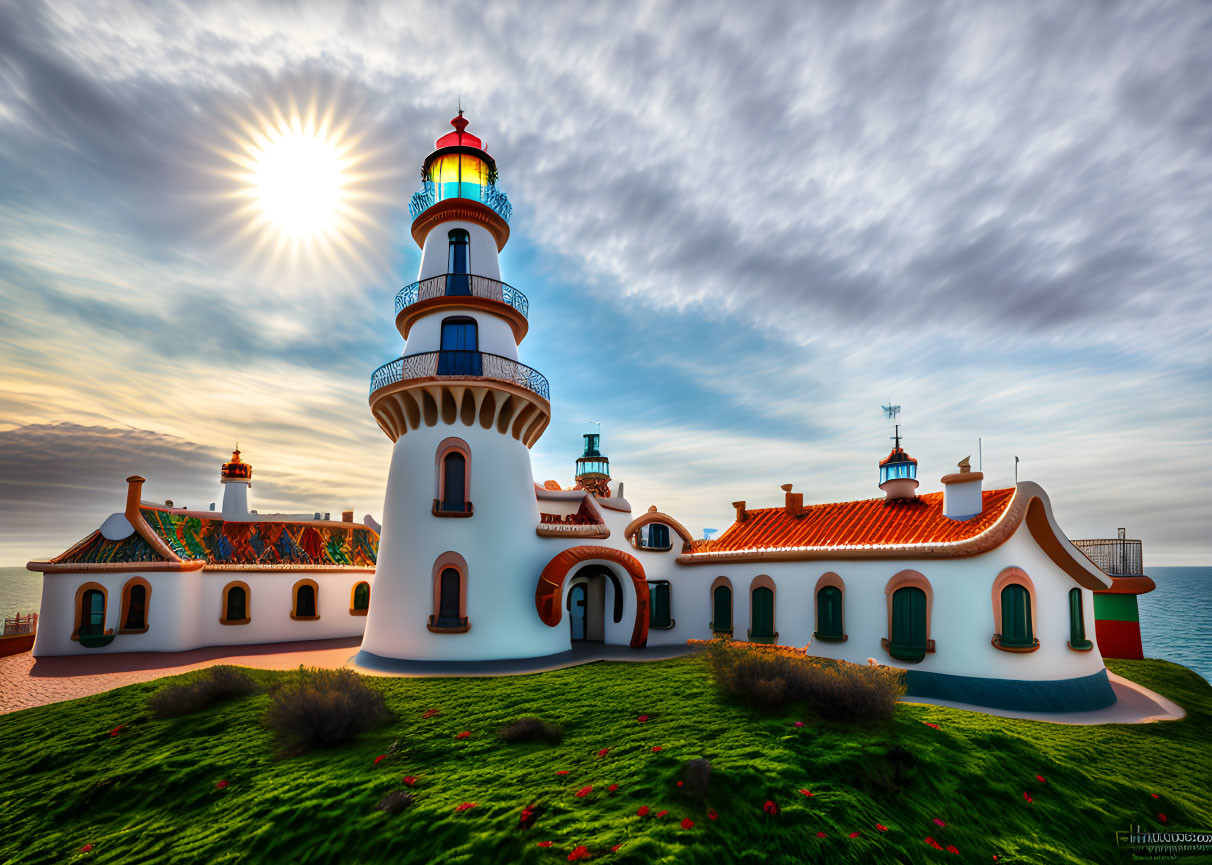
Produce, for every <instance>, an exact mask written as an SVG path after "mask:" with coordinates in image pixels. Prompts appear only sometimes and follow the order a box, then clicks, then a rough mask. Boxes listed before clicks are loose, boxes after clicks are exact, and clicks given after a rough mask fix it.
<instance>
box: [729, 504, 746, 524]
mask: <svg viewBox="0 0 1212 865" xmlns="http://www.w3.org/2000/svg"><path fill="white" fill-rule="evenodd" d="M732 506H733V507H734V508H736V521H737V522H738V523H743V522H745V520H747V519H749V512H748V511H747V510H745V503H744V502H733V503H732Z"/></svg>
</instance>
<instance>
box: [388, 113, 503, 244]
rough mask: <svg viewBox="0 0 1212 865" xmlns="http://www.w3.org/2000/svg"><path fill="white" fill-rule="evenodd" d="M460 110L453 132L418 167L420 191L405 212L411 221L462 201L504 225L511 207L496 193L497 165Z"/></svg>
mask: <svg viewBox="0 0 1212 865" xmlns="http://www.w3.org/2000/svg"><path fill="white" fill-rule="evenodd" d="M467 124H468V121H467V119H466V118H465V117H464V116H463V111H462V109H460V110H459V115H458V117H455V118H454V119H453V120H451V121H450V125H451V126H453V127H454V132H448V133H446V134H445V135H443V136H442V137H441V138H439V139H438V140H437V141H436V142H434V146H435V148H436V149H435V150H434V151H433V153H431V154H429V156H427V157H425V162H424V163H423V164H422V166H421V191H420V192H418V193H416V194H415V195H413V197H412V201H411V202H410V203H409V206H408V209H409V212H410V213H411V214H412V216H413V218H414V219H415V218H416V217H418V216H420V215H421V214H422V213H424V212H425V211H426V210H428V209H429V208H430V207H433V206H434V205H435V204H437V203H438V202H440V201H447V200H449V199H452V198H462V199H466V200H468V201H478V202H480V203H481V204H484V205H487V206H488V207H490V208H492V210H493V211H495V212H496V213H497V215H499V216H500V217H501V218H502V219H504V220H505V221H506V222H508V221H509V217H510V214H511V213H512V210H513V208H512V206H511V205H510V203H509V198H508V197H507V196H506V195H505V193H503V192H501V191H500V190H499V189H497V185H496V184H497V163H496V160H495V159H493V158H492V157H491V156H489V155H488V151H486V150H485V149H484V142H483V141H481V140H480V138H479V137H478V136H475V135H472V134H471V133H470V132H468V131H467Z"/></svg>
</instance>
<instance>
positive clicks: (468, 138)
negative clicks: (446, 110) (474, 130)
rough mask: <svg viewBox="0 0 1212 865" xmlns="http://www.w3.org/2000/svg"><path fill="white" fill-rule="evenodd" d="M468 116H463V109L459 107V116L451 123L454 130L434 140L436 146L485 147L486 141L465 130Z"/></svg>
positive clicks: (478, 148)
mask: <svg viewBox="0 0 1212 865" xmlns="http://www.w3.org/2000/svg"><path fill="white" fill-rule="evenodd" d="M467 122H468V121H467V118H466V117H464V116H463V109H462V108H460V109H459V116H458V117H456V118H454V119H453V120H451V121H450V125H451V126H453V127H454V128H455V131H454V132H447V133H446V134H445V135H443V136H442V137H441V138H439V139H438V140H437V141H435V142H434V146H435V147H438V148H442V147H458V146H463V147H474V148H476V149H477V150H483V149H484V142H483V141H481V140H480V139H479V138H477V137H476V136H474V135H472V134H471V133H470V132H464V131H463V130H465V129H466V128H467Z"/></svg>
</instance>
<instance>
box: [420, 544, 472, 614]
mask: <svg viewBox="0 0 1212 865" xmlns="http://www.w3.org/2000/svg"><path fill="white" fill-rule="evenodd" d="M447 568H453V569H454V570H455V572H456V573H457V574H458V575H459V619H460V620H462V621H463V622H464V624H462V625H460V626H459V627H456V628H444V627H439V626H438V625H436V624H435V622H437V620H438V613H439V611H440V610H441V608H442V572H443V571H444V570H446V569H447ZM468 576H469V571H468V568H467V560H466V559H465V558H463V557H462V556H461V555H459V554H458V553H456V552H454V551H453V550H450V551H447V552H445V553H442V555H440V556H438V557H437V558H436V559H434V562H433V576H432V579H433V610H432V611H431V614H430V616H429V621H428V624H427V626H426V627H428V628H429V630H430V631H433V632H434V633H435V634H462V633H465V632H466V631H468V630H469V629H470V628H471V620H470V619H469V618H468V616H467V580H468Z"/></svg>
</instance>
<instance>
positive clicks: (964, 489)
mask: <svg viewBox="0 0 1212 865" xmlns="http://www.w3.org/2000/svg"><path fill="white" fill-rule="evenodd" d="M971 460H972V458H971V457H964V458H963V459H962V460H960V461H959V471H958V472H956V473H955V474H951V475H944V476H943V516H945V517H947V518H948V519H952V520H970V519H972V518H973V517H975V516H978V515H979V514H980V512H981V511H982V510H983V509H984V503H983V498H982V496H981V481H983V480H984V479H985V476H984V475H983V474H981V473H980V472H974V471H972V464H971Z"/></svg>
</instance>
